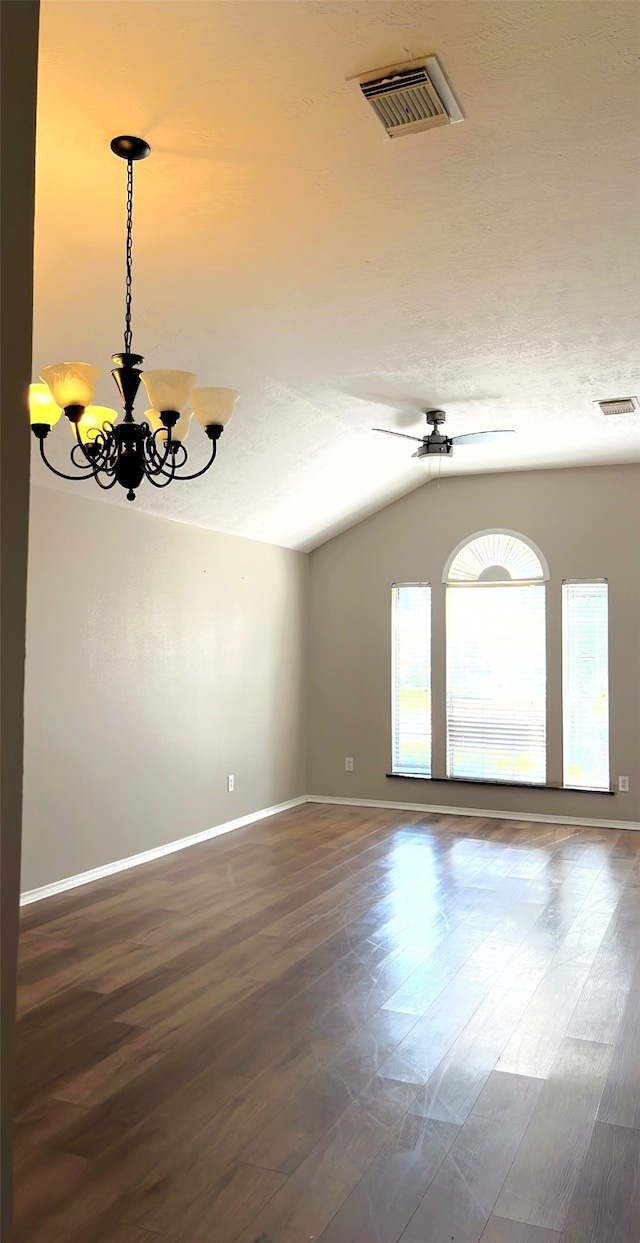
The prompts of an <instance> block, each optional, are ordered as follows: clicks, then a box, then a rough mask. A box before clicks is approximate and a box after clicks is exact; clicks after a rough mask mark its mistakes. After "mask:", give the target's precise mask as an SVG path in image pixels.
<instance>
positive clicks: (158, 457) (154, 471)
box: [144, 427, 170, 477]
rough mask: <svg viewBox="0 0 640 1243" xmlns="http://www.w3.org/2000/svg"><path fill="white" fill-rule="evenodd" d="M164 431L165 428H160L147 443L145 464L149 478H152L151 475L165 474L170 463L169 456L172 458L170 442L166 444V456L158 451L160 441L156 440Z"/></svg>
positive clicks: (145, 446) (148, 438)
mask: <svg viewBox="0 0 640 1243" xmlns="http://www.w3.org/2000/svg"><path fill="white" fill-rule="evenodd" d="M162 431H164V428H162V427H159V428H158V430H157V431H155V432H153V433H152V435H151V436H149V437H147V440H146V441H145V445H144V462H145V475H147V477H150V476H151V475H161V474H162V473H163V470H164V467H165V466H166V464H167V462H168V461H169V456H170V450H169V442H168V441H166V442H165V445H166V447H165V451H164V454H161V453H160V451H159V449H158V441H157V439H156V438H157V436H158V434H159V433H160V432H162Z"/></svg>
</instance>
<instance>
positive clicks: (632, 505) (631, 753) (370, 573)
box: [307, 465, 640, 822]
mask: <svg viewBox="0 0 640 1243" xmlns="http://www.w3.org/2000/svg"><path fill="white" fill-rule="evenodd" d="M639 495H640V466H638V465H631V466H612V467H593V468H585V469H575V470H554V471H536V472H527V473H523V474H498V475H484V476H478V475H475V476H472V477H469V476H467V477H466V478H460V477H457V478H450V479H446V480H442V481H441V482H440V483H437V482H435V481H434V482H433V483H431V484H428V485H426V486H425V487H422V488H419V489H418V490H417V491H415V492H412V493H411V494H410V495H409V496H406V497H403V498H402V500H399V501H397V502H395V504H393V505H390V506H388V508H386V509H384V510H381V511H380V512H379V513H377V514H374V515H373V516H372V517H371V518H368V519H367V520H366V521H365V522H362V523H360V524H359V525H358V526H356V527H352V528H351V530H349V531H346V532H345V533H344V534H342V535H340V536H338V537H337V538H336V539H333V540H331V541H330V542H329V543H328V544H324V545H323V546H322V547H321V548H318V549H316V551H315V552H313V553H312V554H311V558H310V600H309V617H310V634H309V679H310V688H309V715H310V722H309V736H308V783H307V785H308V793H309V794H320V795H333V796H338V797H346V798H371V799H383V800H392V801H399V802H410V803H427V804H435V805H438V806H442V807H447V806H456V807H472V808H476V807H477V808H490V809H493V810H497V811H513V812H520V813H526V812H535V813H541V814H547V815H551V816H557V817H558V818H561V817H562V816H563V815H568V816H584V817H588V818H594V819H614V820H629V821H635V822H638V821H640V764H639V763H638V760H639V757H640V504H639V502H638V497H639ZM489 527H504V528H508V529H511V530H514V531H518V532H520V533H522V534H523V535H525V536H528V537H529V538H530V539H532V540H533V541H534V542H535V543H536V544H537V545H538V546H539V547H540V549H541V550H542V552H543V553H544V554H545V556H546V558H547V561H548V562H549V567H550V572H551V582H550V583H549V585H548V603H547V616H548V651H547V660H548V747H549V752H550V754H549V765H548V780H549V781H550V782H551V781H554V780H555V781H560V780H561V777H562V753H561V702H560V677H561V665H560V655H561V651H560V649H561V621H560V599H561V591H560V584H561V580H562V579H563V578H589V577H592V576H593V577H595V578H607V579H608V580H609V609H610V713H611V775H612V780H614V781H615V782H616V784H617V777H618V775H619V774H621V773H622V774H627V775H629V777H630V779H631V790H630V792H629V793H628V794H620V795H616V796H615V797H614V798H611V797H607V796H602V795H596V794H578V793H572V792H569V791H561V792H555V791H552V790H517V789H510V788H507V787H504V788H501V787H496V786H480V785H477V786H474V785H471V784H461V783H458V782H456V783H455V784H451V783H446V782H437V781H431V782H422V781H420V782H418V781H411V780H400V779H391V780H389V779H387V778H386V777H385V773H387V772H389V771H390V764H391V759H390V748H391V738H390V714H391V707H390V685H391V599H390V598H391V584H392V583H394V582H430V583H431V584H432V593H433V595H432V607H433V613H432V617H433V652H434V665H433V671H432V679H433V681H432V698H433V714H434V738H433V767H432V771H433V772H434V773H436V774H439V775H441V776H444V774H445V771H446V768H445V738H444V717H445V678H444V667H443V661H442V654H443V653H444V615H445V589H444V586H443V584H442V581H441V580H442V573H443V568H444V563H445V560H446V558H447V556H448V554H449V553H450V552H451V551H452V549H453V548H454V547H455V545H456V544H458V543H459V542H460V541H461V540H464V539H465V538H467V537H469V536H471V535H473V534H474V533H475V532H476V531H480V530H483V529H486V528H489ZM438 653H440V658H438ZM345 756H353V758H354V772H353V773H347V772H345V771H344V758H345Z"/></svg>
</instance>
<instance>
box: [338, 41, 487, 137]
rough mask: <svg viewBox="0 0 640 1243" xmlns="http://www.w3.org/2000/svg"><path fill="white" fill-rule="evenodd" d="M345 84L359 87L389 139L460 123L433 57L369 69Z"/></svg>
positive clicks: (446, 83) (448, 90)
mask: <svg viewBox="0 0 640 1243" xmlns="http://www.w3.org/2000/svg"><path fill="white" fill-rule="evenodd" d="M349 81H350V82H352V83H354V85H356V86H358V87H359V89H360V91H361V92H362V94H363V95H364V97H365V99H366V100H367V101H368V103H369V104H370V105H371V107H372V108H373V111H374V112H375V114H376V116H377V118H378V120H379V121H380V123H381V124H382V125H383V126H384V128H385V130H386V132H387V136H388V137H389V138H397V137H398V136H399V135H401V134H417V133H419V131H420V130H423V129H433V127H434V126H436V125H451V124H452V123H453V122H456V121H463V120H464V117H463V114H462V111H461V109H460V105H459V104H458V102H457V100H456V99H455V96H454V94H453V92H452V90H451V87H450V86H449V83H448V82H447V80H446V78H445V76H444V73H443V71H442V67H441V65H440V63H439V61H438V59H437V57H436V56H427V57H423V59H422V60H414V61H409V62H408V63H406V64H403V65H387V66H386V67H385V68H384V69H370V70H369V72H368V73H365V74H360V75H359V76H358V77H356V78H350V79H349Z"/></svg>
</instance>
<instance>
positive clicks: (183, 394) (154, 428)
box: [29, 134, 238, 501]
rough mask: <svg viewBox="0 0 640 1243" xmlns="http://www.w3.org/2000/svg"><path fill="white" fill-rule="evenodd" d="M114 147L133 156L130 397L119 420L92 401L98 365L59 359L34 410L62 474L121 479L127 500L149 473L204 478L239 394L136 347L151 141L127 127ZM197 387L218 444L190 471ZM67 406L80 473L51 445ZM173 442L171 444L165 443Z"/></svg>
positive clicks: (36, 394)
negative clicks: (141, 181)
mask: <svg viewBox="0 0 640 1243" xmlns="http://www.w3.org/2000/svg"><path fill="white" fill-rule="evenodd" d="M111 150H112V151H113V152H114V154H115V155H117V156H119V157H120V159H123V160H126V162H127V225H126V266H125V276H126V280H125V303H124V306H125V311H124V349H123V350H122V352H121V353H118V354H113V355H112V363H113V370H112V372H111V374H112V376H113V378H114V380H115V383H116V387H117V389H118V392H119V393H120V397H121V399H122V408H123V411H124V417H123V418H122V419H118V415H117V413H116V411H115V410H111V409H110V408H109V407H107V406H94V405H92V404H91V403H92V402H93V394H94V392H95V387H96V381H97V379H98V375H99V372H98V368H97V367H94V366H93V365H92V364H91V363H53V364H52V365H51V366H49V367H44V368H43V370H42V375H41V377H40V378H41V380H42V381H43V383H42V384H32V385H31V386H30V388H29V414H30V419H31V427H32V430H33V433H34V436H35V438H36V440H37V441H39V447H40V457H41V458H42V461H43V462H44V464H45V466H47V467H48V468H49V470H51V471H53V473H54V475H58V476H59V478H61V479H69V480H74V479H95V481H96V483H97V484H98V485H99V487H101V488H102V489H103V490H106V489H109V488H113V487H115V485H116V484H120V486H121V487H122V488H124V489H125V490H126V493H127V500H129V501H135V499H136V491H137V489H138V488H139V487H140V484H141V483H142V482H143V481H144V480H145V479H146V480H147V482H148V483H150V484H151V485H152V486H153V487H154V488H166V487H167V486H168V485H169V484H170V483H173V481H174V480H190V479H197V478H198V477H199V476H200V475H204V474H205V472H206V471H208V470H209V467H210V466H212V465H213V463H214V461H215V457H216V451H217V447H218V440H219V439H220V436H221V434H222V431H223V428H224V426H225V424H226V423H228V421H229V419H230V418H231V415H232V413H233V407H234V405H235V402H236V399H237V397H238V393H236V391H235V389H230V388H201V389H197V390H196V389H194V385H195V384H196V383H197V380H198V377H197V375H195V374H194V372H192V371H155V370H152V371H142V370H141V367H140V364H141V363H143V362H144V359H143V357H142V355H141V354H134V352H133V331H132V327H131V306H132V274H133V266H132V254H133V251H132V237H133V165H134V163H135V162H137V161H138V160H145V159H146V158H147V156H148V155H149V153H150V150H151V148H150V147H149V144H148V142H146V141H145V139H144V138H136V137H134V136H133V135H132V134H120V136H119V137H118V138H114V139H113V141H112V142H111ZM141 380H142V382H143V384H144V387H145V389H146V391H147V396H148V398H149V403H150V405H151V407H152V408H151V409H150V410H147V413H146V416H145V417H146V421H144V422H141V423H137V422H136V420H135V418H134V414H133V412H134V406H135V402H136V397H137V394H138V389H139V387H140V381H141ZM192 392H193V393H194V398H193V404H194V406H196V414H197V417H198V419H199V421H200V423H202V425H203V427H204V429H205V433H206V437H205V443H206V441H207V440H208V441H209V446H210V447H209V456H208V458H207V460H206V462H205V464H204V466H201V467H200V468H199V469H198V470H194V471H192V472H190V473H188V474H185V473H183V469H184V467H185V466H186V463H187V461H188V458H189V454H188V453H187V450H186V448H185V447H184V443H183V442H184V441H185V440H186V438H187V435H188V432H189V425H190V423H191V417H192V414H193V410H191V409H190V408H188V405H189V401H190V398H191V394H192ZM196 392H197V393H198V394H199V397H198V401H197V404H196V398H195V393H196ZM63 410H64V412H65V414H66V415H67V418H68V420H69V423H70V425H71V430H72V433H73V435H74V438H75V444H74V446H73V448H72V450H71V464H72V466H73V467H74V468H75V474H73V475H70V474H66V473H65V472H64V471H61V470H58V469H57V467H56V466H54V465H53V464H52V463H51V462H50V461H49V459H48V457H47V455H46V453H45V447H44V442H45V440H46V438H47V436H48V435H49V431H50V429H51V428H52V427H53V426H54V425H55V424H56V423H57V422H58V419H59V418H60V415H61V414H62V412H63ZM116 420H118V421H117V422H116ZM169 437H170V438H169ZM167 442H168V444H169V451H167V450H166V448H165V446H166V445H167Z"/></svg>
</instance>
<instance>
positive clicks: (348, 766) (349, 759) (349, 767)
mask: <svg viewBox="0 0 640 1243" xmlns="http://www.w3.org/2000/svg"><path fill="white" fill-rule="evenodd" d="M344 767H345V772H348V773H352V772H353V756H352V755H346V756H345V760H344Z"/></svg>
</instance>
